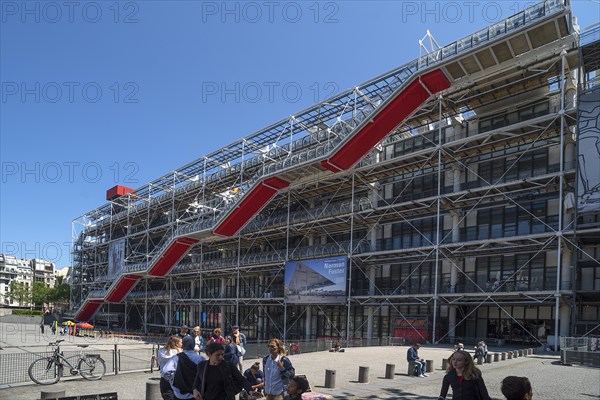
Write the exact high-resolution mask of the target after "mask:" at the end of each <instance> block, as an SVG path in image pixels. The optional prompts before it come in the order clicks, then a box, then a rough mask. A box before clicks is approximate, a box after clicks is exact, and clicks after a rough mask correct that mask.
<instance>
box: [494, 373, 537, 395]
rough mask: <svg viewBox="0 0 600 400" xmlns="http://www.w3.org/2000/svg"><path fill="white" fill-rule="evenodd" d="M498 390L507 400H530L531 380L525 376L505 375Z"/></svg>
mask: <svg viewBox="0 0 600 400" xmlns="http://www.w3.org/2000/svg"><path fill="white" fill-rule="evenodd" d="M500 390H501V391H502V394H503V395H504V397H506V399H507V400H531V398H532V396H533V390H531V382H529V379H527V378H526V377H519V376H507V377H506V378H504V380H503V381H502V387H501V388H500Z"/></svg>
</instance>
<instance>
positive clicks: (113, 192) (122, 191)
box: [106, 185, 134, 200]
mask: <svg viewBox="0 0 600 400" xmlns="http://www.w3.org/2000/svg"><path fill="white" fill-rule="evenodd" d="M133 192H134V190H133V189H132V188H128V187H126V186H121V185H117V186H115V187H112V188H110V189H108V190H107V191H106V200H114V199H116V198H117V197H121V196H123V195H126V194H127V193H133Z"/></svg>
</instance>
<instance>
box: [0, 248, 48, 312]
mask: <svg viewBox="0 0 600 400" xmlns="http://www.w3.org/2000/svg"><path fill="white" fill-rule="evenodd" d="M13 280H14V281H17V282H23V283H24V284H25V286H26V287H32V286H33V282H43V283H44V284H46V286H48V287H54V285H55V283H56V269H55V266H54V263H52V262H50V261H47V260H41V259H26V258H24V259H21V258H17V257H15V256H11V255H8V254H0V305H3V306H8V307H29V306H30V305H31V304H29V303H28V302H27V303H24V304H20V303H19V301H17V300H16V299H12V300H11V299H10V297H9V295H8V294H9V292H10V283H11V282H12V281H13Z"/></svg>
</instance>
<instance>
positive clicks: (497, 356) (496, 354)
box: [494, 353, 500, 362]
mask: <svg viewBox="0 0 600 400" xmlns="http://www.w3.org/2000/svg"><path fill="white" fill-rule="evenodd" d="M498 361H500V353H494V362H498Z"/></svg>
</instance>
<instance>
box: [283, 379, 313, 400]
mask: <svg viewBox="0 0 600 400" xmlns="http://www.w3.org/2000/svg"><path fill="white" fill-rule="evenodd" d="M308 387H309V386H308V380H307V379H306V378H305V377H303V376H294V377H293V378H292V379H290V383H289V385H288V389H287V392H288V395H287V396H285V399H284V400H302V393H306V392H307V391H308Z"/></svg>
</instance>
